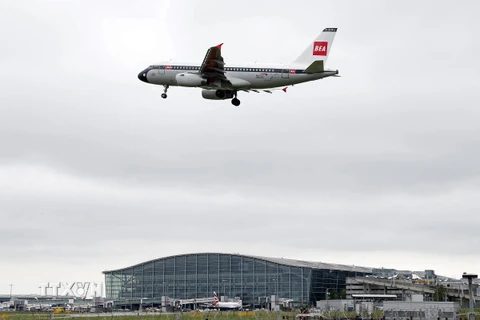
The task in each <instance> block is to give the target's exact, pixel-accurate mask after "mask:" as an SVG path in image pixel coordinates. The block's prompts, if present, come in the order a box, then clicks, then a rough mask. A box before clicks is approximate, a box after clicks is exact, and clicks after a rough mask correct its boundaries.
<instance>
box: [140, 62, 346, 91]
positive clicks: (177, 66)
mask: <svg viewBox="0 0 480 320" xmlns="http://www.w3.org/2000/svg"><path fill="white" fill-rule="evenodd" d="M199 69H200V66H199V65H196V64H191V63H172V62H164V63H161V64H158V65H151V66H150V67H148V68H147V69H145V70H144V71H142V72H141V73H140V74H139V78H143V79H141V80H142V81H145V80H146V81H145V82H148V83H151V84H157V85H167V86H179V84H178V83H177V79H176V77H177V75H179V74H182V73H194V74H196V73H198V72H199ZM337 73H338V71H337V70H325V71H324V72H321V73H306V72H305V69H304V68H300V67H295V66H289V65H273V64H272V65H260V64H251V65H232V66H225V76H226V77H227V79H228V80H229V82H230V83H231V85H225V84H222V83H220V82H218V81H214V82H211V83H209V84H208V85H204V86H197V87H200V88H204V89H220V88H224V89H268V88H277V87H284V86H289V85H293V84H298V83H302V82H308V81H313V80H318V79H322V78H326V77H330V76H334V75H336V74H337Z"/></svg>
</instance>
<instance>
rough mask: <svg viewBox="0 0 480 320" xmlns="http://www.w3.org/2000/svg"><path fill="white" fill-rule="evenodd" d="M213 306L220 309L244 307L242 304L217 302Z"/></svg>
mask: <svg viewBox="0 0 480 320" xmlns="http://www.w3.org/2000/svg"><path fill="white" fill-rule="evenodd" d="M213 306H214V307H215V308H218V309H239V308H241V307H242V304H241V303H240V302H220V301H218V302H216V303H213Z"/></svg>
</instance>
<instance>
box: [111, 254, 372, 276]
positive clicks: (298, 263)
mask: <svg viewBox="0 0 480 320" xmlns="http://www.w3.org/2000/svg"><path fill="white" fill-rule="evenodd" d="M203 254H217V255H230V256H237V257H244V258H252V259H259V260H264V261H267V262H273V263H276V264H281V265H285V266H291V267H301V268H311V269H323V270H325V269H326V270H328V269H331V270H340V271H352V272H355V271H356V272H364V273H371V272H372V268H369V267H361V266H354V265H344V264H336V263H326V262H313V261H304V260H295V259H286V258H271V257H261V256H251V255H244V254H238V253H219V252H198V253H187V254H178V255H173V256H167V257H163V258H157V259H153V260H149V261H145V262H142V263H138V264H136V265H133V266H129V267H125V268H121V269H116V270H106V271H103V273H104V274H105V273H110V272H114V271H121V270H126V269H130V268H133V267H137V266H140V265H143V264H146V263H150V262H153V261H158V260H163V259H168V258H175V257H181V256H189V255H203Z"/></svg>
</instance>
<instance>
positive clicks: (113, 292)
mask: <svg viewBox="0 0 480 320" xmlns="http://www.w3.org/2000/svg"><path fill="white" fill-rule="evenodd" d="M271 260H275V259H273V258H272V259H269V258H265V259H262V258H260V257H250V256H243V255H236V254H219V253H201V254H186V255H178V256H171V257H165V258H161V259H157V260H152V261H147V262H145V263H141V264H138V265H136V266H132V267H128V268H124V269H119V270H113V271H105V272H104V274H105V287H106V296H107V298H109V299H113V300H121V299H129V298H160V297H161V296H168V297H171V298H174V299H192V298H205V297H211V296H212V295H213V292H214V291H215V292H217V294H218V295H219V296H222V295H226V296H228V297H240V299H242V301H243V304H244V305H246V304H251V305H252V304H253V305H259V303H260V301H262V300H264V299H262V298H265V297H270V296H271V295H277V296H278V297H280V298H289V299H293V300H294V301H295V302H296V303H297V304H299V305H310V304H311V303H314V302H315V301H317V300H321V299H325V294H326V291H327V289H329V290H330V292H332V290H336V291H337V292H340V290H341V289H344V288H346V283H345V279H346V277H348V276H354V275H358V276H362V275H364V274H365V273H364V272H358V271H355V272H354V271H341V270H335V269H331V268H329V269H318V268H314V267H308V266H303V265H302V264H297V263H291V261H294V260H289V259H285V260H283V259H281V260H282V261H281V262H282V263H276V262H275V261H271ZM277 260H278V259H277ZM311 264H312V265H313V264H314V263H311Z"/></svg>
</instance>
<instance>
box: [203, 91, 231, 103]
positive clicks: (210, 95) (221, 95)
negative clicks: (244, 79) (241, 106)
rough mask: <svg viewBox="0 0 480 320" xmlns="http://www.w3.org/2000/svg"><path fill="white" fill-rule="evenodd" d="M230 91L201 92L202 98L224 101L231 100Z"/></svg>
mask: <svg viewBox="0 0 480 320" xmlns="http://www.w3.org/2000/svg"><path fill="white" fill-rule="evenodd" d="M233 96H234V94H233V91H232V90H220V89H218V90H206V89H205V90H202V97H203V98H204V99H210V100H225V99H231V98H233Z"/></svg>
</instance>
